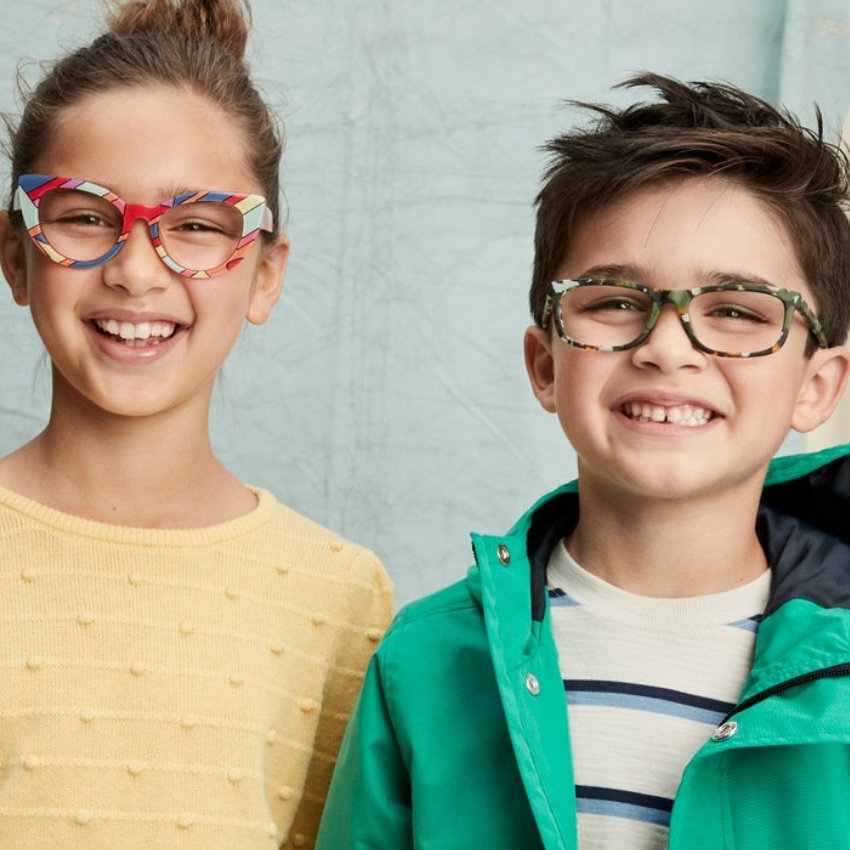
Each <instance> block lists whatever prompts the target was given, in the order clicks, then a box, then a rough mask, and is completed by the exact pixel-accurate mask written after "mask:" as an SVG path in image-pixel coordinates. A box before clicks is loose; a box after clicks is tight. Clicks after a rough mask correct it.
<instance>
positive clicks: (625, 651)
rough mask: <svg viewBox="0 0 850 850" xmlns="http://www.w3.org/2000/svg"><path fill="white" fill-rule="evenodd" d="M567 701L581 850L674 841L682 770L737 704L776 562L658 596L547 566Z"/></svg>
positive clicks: (566, 566)
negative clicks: (702, 590)
mask: <svg viewBox="0 0 850 850" xmlns="http://www.w3.org/2000/svg"><path fill="white" fill-rule="evenodd" d="M548 584H549V602H550V608H551V617H552V629H553V633H554V636H555V642H556V644H557V647H558V656H559V659H560V668H561V677H562V678H563V680H564V691H565V694H566V701H567V714H568V717H569V724H570V737H571V742H572V751H573V769H574V772H575V783H576V805H577V810H578V837H579V848H580V850H622V848H629V850H664V848H666V847H667V833H668V828H669V823H670V812H671V810H672V807H673V798H674V797H675V795H676V790H677V788H678V786H679V780H680V778H681V775H682V771H683V770H684V768H685V765H686V764H687V762H688V761H689V760H690V758H691V757H692V756H693V755H694V753H696V751H697V750H698V749H699V748H700V747H701V746H702V744H703V743H704V742H705V741H706V740H707V739H708V737H709V736H710V734H711V732H712V731H713V730H714V727H715V726H716V725H717V724H718V723H719V722H720V721H721V720H722V719H723V717H724V716H725V715H726V713H727V712H728V711H730V710H731V709H732V708H733V707H734V705H735V704H736V702H737V700H738V697H739V696H740V693H741V690H742V688H743V685H744V682H745V680H746V678H747V674H748V673H749V671H750V667H751V665H752V657H753V650H754V646H755V638H756V632H757V630H758V623H759V621H760V619H761V612H762V611H763V610H764V608H765V606H766V605H767V599H768V594H769V592H770V571H766V572H765V573H763V574H762V575H761V576H759V578H757V579H756V580H755V581H752V582H750V583H749V584H746V585H743V586H742V587H738V588H735V589H734V590H729V591H726V592H723V593H715V594H709V595H705V596H695V597H689V598H684V599H655V598H649V597H645V596H637V595H635V594H633V593H628V592H626V591H624V590H621V589H620V588H618V587H615V586H614V585H611V584H609V583H608V582H605V581H603V580H601V579H599V578H597V577H596V576H594V575H592V574H590V573H588V572H587V571H586V570H583V569H582V568H581V567H580V566H579V565H578V564H577V563H576V562H575V561H574V560H573V559H572V558H571V557H570V555H569V554H568V552H567V550H566V547H565V546H564V545H559V546H556V547H555V551H554V552H553V554H552V557H551V560H550V562H549V571H548Z"/></svg>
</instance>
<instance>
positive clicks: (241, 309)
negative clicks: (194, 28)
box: [13, 86, 286, 416]
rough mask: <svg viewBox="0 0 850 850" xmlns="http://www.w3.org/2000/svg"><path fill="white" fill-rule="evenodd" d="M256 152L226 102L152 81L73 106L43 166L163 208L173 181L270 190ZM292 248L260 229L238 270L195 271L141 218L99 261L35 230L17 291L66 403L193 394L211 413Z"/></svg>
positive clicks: (123, 402) (154, 409)
mask: <svg viewBox="0 0 850 850" xmlns="http://www.w3.org/2000/svg"><path fill="white" fill-rule="evenodd" d="M210 138H215V139H217V140H218V141H219V142H220V143H219V144H217V145H210V144H209V139H210ZM246 156H247V152H246V150H245V141H244V137H243V134H242V130H241V128H240V127H239V126H238V125H236V124H235V123H234V122H233V121H232V120H231V119H230V118H229V117H228V116H227V115H226V114H225V113H224V112H222V111H221V110H220V109H219V108H218V107H216V106H213V105H211V104H210V103H209V102H208V101H207V100H205V99H201V98H199V97H197V96H196V95H193V94H191V93H189V92H187V91H184V90H182V89H177V88H172V87H167V86H147V87H144V88H141V87H140V88H129V89H120V90H115V91H114V92H110V91H107V92H105V93H100V94H97V95H93V96H89V97H84V98H83V99H82V100H80V101H78V102H77V103H75V104H74V105H73V106H71V107H69V108H67V109H65V110H64V111H63V112H62V114H61V116H60V121H59V126H58V128H57V131H56V132H55V133H54V134H53V136H52V139H51V142H50V143H49V144H48V145H47V147H46V149H45V150H44V152H43V153H42V154H41V156H40V157H39V159H38V160H37V161H36V162H35V163H33V166H32V171H33V173H36V174H65V175H78V176H79V177H80V178H81V179H85V180H88V181H91V182H93V183H96V184H99V185H101V186H107V187H109V188H110V189H111V190H112V191H113V192H115V193H116V194H118V195H120V196H121V197H122V198H126V199H127V202H128V203H134V204H147V205H153V204H156V203H158V202H159V201H161V199H162V198H163V197H167V191H168V190H169V189H170V188H172V187H174V186H191V187H196V188H197V189H198V190H215V191H217V190H221V191H222V192H231V193H246V194H251V193H253V194H260V193H261V186H259V185H258V183H257V181H256V179H255V178H254V177H252V175H251V173H250V169H249V168H248V167H247V166H246V165H245V164H244V163H245V159H246ZM75 215H76V213H75ZM82 224H83V225H85V226H89V225H88V223H87V220H85V219H84V220H83V222H82ZM285 248H286V245H285V242H284V241H281V242H279V244H277V245H275V246H273V247H269V246H267V245H266V243H265V242H264V241H263V239H262V238H260V239H257V240H256V241H255V242H254V243H253V244H252V245H251V247H250V249H249V251H248V253H247V255H246V257H245V259H244V260H242V261H241V262H240V263H238V264H237V265H236V266H235V267H233V268H232V269H230V270H229V271H226V272H224V273H223V274H219V275H217V276H215V277H212V278H209V279H191V278H188V277H185V276H181V275H180V274H178V273H177V272H175V271H172V270H171V269H170V268H169V267H167V266H166V265H165V263H164V262H163V261H162V259H161V258H160V257H159V256H158V255H157V253H156V251H155V248H154V245H153V244H152V242H151V238H150V236H149V233H148V231H147V225H146V224H145V223H144V222H141V221H137V222H136V223H135V224H134V225H133V226H132V228H131V229H130V231H129V235H128V237H127V239H126V242H125V243H124V245H123V247H122V249H121V250H120V252H118V253H117V254H116V255H115V256H114V257H113V258H112V259H110V260H108V261H106V262H105V263H103V264H102V265H99V266H94V267H91V268H67V267H65V266H63V265H59V264H57V263H56V262H54V261H53V260H51V259H49V258H48V257H47V256H45V255H44V254H43V253H42V252H41V251H40V250H39V249H37V248H36V247H35V245H34V244H32V243H31V242H30V240H28V239H26V240H25V241H24V242H23V243H22V251H23V255H22V256H25V257H26V262H25V263H21V265H20V266H19V272H18V274H16V276H15V278H14V283H13V292H14V294H15V297H16V300H17V301H18V302H19V303H26V304H29V306H30V309H31V311H32V315H33V319H34V321H35V323H36V326H37V327H38V330H39V333H40V335H41V337H42V339H43V341H44V344H45V346H46V348H47V350H48V353H49V354H50V358H51V361H52V364H53V371H54V386H55V388H56V389H57V390H58V389H59V388H60V387H62V388H64V389H63V392H61V393H60V392H58V391H57V393H56V398H57V400H58V399H61V398H64V397H74V396H76V397H80V398H82V399H85V401H86V402H87V403H88V404H92V405H94V407H95V408H99V409H100V410H101V411H105V412H108V413H111V414H115V415H119V416H150V415H157V414H160V413H165V412H167V411H170V410H172V409H177V408H180V407H181V406H182V405H185V404H190V405H193V406H197V409H198V410H199V411H203V410H205V409H206V406H207V405H208V404H209V398H210V393H211V388H212V384H213V378H214V377H215V375H216V373H217V371H218V369H219V368H220V367H221V365H222V363H223V362H224V360H225V358H226V356H227V354H228V353H229V351H230V349H231V347H232V345H233V343H234V342H235V340H236V338H237V337H238V335H239V333H240V331H241V329H242V327H243V325H244V322H245V320H246V319H248V320H249V321H252V322H262V321H264V320H265V318H266V317H267V315H268V313H269V311H270V309H271V306H272V305H273V304H274V301H275V299H276V298H277V293H278V292H279V291H280V287H281V283H282V277H283V270H284V265H285V256H286V251H285Z"/></svg>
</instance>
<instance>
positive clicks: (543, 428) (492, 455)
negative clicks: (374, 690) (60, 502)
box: [0, 0, 850, 601]
mask: <svg viewBox="0 0 850 850" xmlns="http://www.w3.org/2000/svg"><path fill="white" fill-rule="evenodd" d="M253 8H254V18H255V36H254V39H253V42H252V45H251V48H250V58H251V62H252V65H253V67H254V69H255V72H256V75H257V78H258V79H259V81H260V82H261V84H262V87H263V89H264V90H265V92H266V93H267V95H268V97H269V98H270V100H271V101H272V102H273V103H274V105H275V106H276V107H277V108H278V109H279V110H280V111H281V113H282V115H283V117H284V119H285V122H286V127H287V133H288V144H287V152H286V154H285V160H284V169H283V182H284V185H285V187H286V196H287V200H288V204H289V208H290V216H289V223H288V226H287V227H288V231H289V233H290V235H291V238H292V258H291V263H290V267H289V272H288V275H287V283H286V290H285V294H284V297H283V299H282V301H281V303H280V305H279V307H278V309H277V312H276V314H275V315H274V316H273V318H272V320H271V321H270V322H269V324H268V325H266V326H265V327H263V328H259V329H258V328H250V327H249V328H246V330H245V333H244V335H243V338H242V340H241V341H240V343H239V344H238V346H237V350H236V351H235V353H234V355H233V357H232V359H231V361H229V363H228V364H227V366H226V368H225V370H224V374H223V377H222V380H221V383H220V387H219V390H218V392H217V397H216V402H215V406H214V411H213V415H214V435H215V443H216V446H217V448H218V450H219V452H220V454H221V456H222V458H223V459H224V460H225V461H226V463H227V464H229V465H230V467H231V468H232V469H233V470H234V471H235V472H236V473H237V474H238V475H239V476H240V477H242V478H243V479H244V480H246V481H248V482H251V483H253V484H256V485H260V486H263V487H267V488H269V489H271V490H273V491H274V492H275V493H276V494H277V495H278V496H279V497H280V498H281V499H283V500H285V501H287V502H288V503H289V504H291V505H293V506H294V507H296V508H297V509H298V510H301V511H302V512H304V513H306V514H308V515H310V516H312V517H314V518H315V519H317V520H319V521H321V522H323V523H325V524H327V525H330V526H332V527H333V528H335V529H337V530H339V531H340V532H342V533H343V534H345V535H347V536H349V537H351V538H354V539H356V540H358V541H361V542H363V543H364V544H366V545H368V546H370V547H371V548H373V549H374V550H375V551H376V552H378V554H379V555H380V556H381V557H382V558H383V560H384V561H385V563H386V565H387V567H388V569H389V571H390V573H391V574H392V576H393V577H394V579H395V581H396V584H397V588H398V595H399V599H400V600H401V601H405V600H408V599H411V598H413V597H415V596H418V595H420V594H422V593H423V592H425V591H428V590H431V589H434V588H436V587H438V586H440V585H442V584H445V583H446V582H448V581H450V580H454V579H456V578H459V577H461V576H462V575H463V573H464V572H465V569H466V566H467V565H468V562H469V560H470V549H469V543H468V538H467V533H468V531H469V529H470V528H475V529H478V530H482V531H497V530H501V529H503V528H504V527H505V526H506V525H508V524H510V523H511V522H513V520H514V518H515V517H516V515H517V514H518V513H519V512H521V511H522V510H524V509H525V507H526V506H527V504H529V503H530V501H531V500H533V499H534V498H536V497H537V496H538V495H539V494H541V493H542V492H543V491H545V490H547V489H549V488H550V487H553V486H555V485H556V484H558V483H560V482H561V481H563V480H565V479H568V478H570V477H572V476H573V474H574V471H575V463H574V457H573V454H572V452H571V451H570V449H569V448H568V446H567V445H566V444H565V442H564V440H563V437H562V436H561V434H560V432H559V430H558V427H557V424H556V422H555V421H554V420H553V419H551V418H550V417H547V415H545V414H544V413H542V412H541V411H540V410H539V409H538V408H537V406H536V402H535V401H534V399H533V397H532V395H531V392H530V391H529V390H528V388H527V386H526V380H525V374H524V370H523V365H522V352H521V339H522V332H523V329H524V328H525V326H526V324H527V321H528V319H527V309H526V290H527V284H528V279H529V272H530V267H531V259H532V254H531V234H532V227H533V215H532V201H533V198H534V195H535V191H536V189H537V185H538V175H539V173H540V170H541V168H542V165H543V160H542V157H541V155H540V153H539V151H538V146H539V145H540V144H541V143H542V142H543V141H544V140H545V139H546V138H547V137H549V136H551V135H553V134H554V133H556V132H557V131H558V130H559V129H561V128H564V127H565V126H567V125H568V124H569V123H570V122H571V121H572V120H573V119H574V117H575V115H574V113H571V112H570V111H568V110H565V109H564V108H563V107H561V106H560V103H561V102H562V101H563V100H564V99H566V98H578V99H584V100H600V99H608V98H610V97H611V95H610V93H609V87H610V86H611V85H612V84H613V83H615V82H617V81H619V80H622V79H623V78H624V77H625V76H626V75H627V74H629V73H631V72H634V71H638V70H641V69H651V70H655V71H660V72H664V73H670V74H673V75H675V76H678V77H681V78H684V79H688V80H693V79H723V80H727V81H730V82H732V83H735V84H737V85H740V86H743V87H745V88H747V89H750V90H752V91H753V92H755V93H757V94H759V95H762V96H763V97H766V98H768V99H770V100H773V101H776V100H779V99H781V100H782V101H784V102H785V103H786V104H787V105H789V106H790V107H792V108H793V109H794V110H795V111H798V112H799V113H800V114H801V115H802V116H803V117H804V118H805V119H806V120H809V119H810V118H811V115H812V111H811V102H812V101H813V100H816V101H818V102H819V103H820V104H821V106H822V107H823V110H824V113H825V115H826V117H827V120H828V122H829V123H830V125H832V126H833V127H838V126H840V125H841V123H842V122H843V121H844V118H845V113H846V110H847V107H848V103H850V3H848V2H847V0H787V2H786V0H747V2H741V0H713V2H711V3H706V2H704V0H699V2H697V0H643V2H641V3H634V2H632V0H557V2H556V0H549V2H544V0H474V2H469V0H416V1H415V2H414V1H413V0H254V4H253ZM3 11H4V21H3V27H2V29H0V107H2V108H3V109H5V110H10V109H11V110H14V109H15V101H14V99H13V88H14V86H13V77H14V74H15V70H16V67H18V65H19V63H20V60H21V59H23V58H30V59H33V60H43V59H47V58H51V57H53V56H54V55H55V54H56V53H57V51H60V50H65V49H67V48H70V47H73V46H75V45H77V44H79V43H80V41H81V40H82V39H85V38H88V37H89V36H90V35H91V34H92V32H93V27H94V26H95V20H96V11H97V6H96V5H95V3H94V2H93V0H65V2H57V0H4V3H3ZM24 70H25V72H26V73H27V76H28V77H29V78H32V77H33V76H34V73H35V69H34V68H33V67H32V66H30V67H29V68H27V66H24ZM615 97H620V96H619V95H617V96H615ZM4 186H5V183H4ZM6 191H7V190H6V189H5V188H4V189H3V193H4V195H5V192H6ZM0 296H2V292H0ZM0 335H2V339H3V346H4V348H3V356H2V358H0V387H2V395H0V452H5V451H8V450H10V449H12V448H14V447H15V446H16V445H18V444H19V443H21V442H23V441H25V440H26V439H28V438H29V437H30V436H32V435H33V434H34V433H35V432H36V431H37V430H38V429H39V428H40V427H41V426H42V424H43V422H44V417H45V413H46V409H47V397H46V390H47V386H48V372H47V367H46V365H45V364H44V362H43V359H44V358H43V357H42V356H40V352H41V347H40V344H39V342H38V339H37V337H36V335H35V333H34V332H33V331H32V329H31V328H30V324H29V320H28V317H27V315H26V313H25V311H23V310H21V309H19V308H16V307H15V306H14V305H13V303H12V301H11V298H9V297H8V296H2V298H0ZM791 445H792V446H793V443H792V444H791ZM116 474H120V470H116Z"/></svg>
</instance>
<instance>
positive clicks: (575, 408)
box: [526, 177, 834, 501]
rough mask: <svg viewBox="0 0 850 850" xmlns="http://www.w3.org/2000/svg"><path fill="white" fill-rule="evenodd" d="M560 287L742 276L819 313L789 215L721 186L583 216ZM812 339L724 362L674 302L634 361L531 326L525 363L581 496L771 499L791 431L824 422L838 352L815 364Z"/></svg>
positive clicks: (687, 186) (698, 183)
mask: <svg viewBox="0 0 850 850" xmlns="http://www.w3.org/2000/svg"><path fill="white" fill-rule="evenodd" d="M557 277H558V279H576V278H586V277H594V278H599V277H605V278H617V279H625V280H631V281H635V282H638V283H642V284H646V285H649V286H653V287H657V288H662V289H673V290H676V289H685V288H691V287H698V286H708V285H712V284H716V283H718V282H721V281H723V280H727V279H729V278H735V279H739V280H746V281H751V282H755V283H762V284H764V283H767V284H772V285H774V286H780V287H784V288H786V289H792V290H795V291H798V292H800V293H801V294H802V295H803V297H804V298H805V299H806V300H807V301H808V302H809V303H810V304H811V305H812V306H813V308H814V309H816V308H817V305H816V303H814V299H813V295H812V291H811V289H810V287H809V286H808V284H807V282H806V279H805V275H804V273H803V271H802V268H801V266H800V263H799V260H798V258H797V256H796V254H795V251H794V248H793V242H792V240H791V239H790V236H789V234H788V232H787V229H786V227H785V225H784V223H783V222H782V221H781V219H780V218H779V216H778V215H777V214H776V213H774V212H773V211H772V210H771V209H770V208H769V207H768V206H767V205H766V204H765V203H763V202H762V201H761V200H760V199H759V198H758V197H757V196H755V195H754V194H753V193H752V192H750V191H749V190H747V189H745V188H743V187H741V186H739V185H737V184H735V183H733V182H731V181H729V180H724V179H722V178H718V177H711V178H708V177H690V178H684V179H682V180H676V181H672V182H665V183H662V184H656V185H652V186H649V187H647V188H644V189H637V190H635V191H633V192H631V193H629V194H626V195H625V196H623V198H622V199H620V200H619V201H617V202H615V203H614V204H612V205H610V206H608V207H605V208H603V209H601V210H598V211H596V212H593V213H591V214H589V215H587V216H585V217H584V218H583V219H581V221H580V223H579V225H578V226H577V227H576V228H575V230H574V232H573V234H572V237H571V239H570V243H569V251H568V253H567V256H566V258H565V260H564V262H563V264H562V266H561V267H560V268H559V269H558V275H557ZM807 340H808V328H807V326H806V324H805V322H804V321H803V320H802V319H801V318H800V317H795V319H794V322H793V325H792V328H791V331H790V334H789V338H788V340H787V341H786V343H785V345H784V346H783V347H782V348H781V349H779V351H777V352H776V353H774V354H770V355H768V356H762V357H755V358H752V359H734V358H723V357H716V356H713V355H709V354H706V353H704V352H702V351H700V350H698V349H697V348H695V347H694V345H693V344H692V343H691V341H690V340H689V339H688V337H687V335H686V333H685V329H684V327H683V326H682V321H681V319H680V317H679V315H678V313H677V312H676V309H675V308H674V307H673V306H672V305H666V306H664V307H663V308H662V312H661V315H660V316H659V318H658V321H657V323H656V325H655V327H654V328H653V330H652V331H651V333H650V335H649V336H648V337H647V339H646V340H645V341H644V342H643V343H642V344H640V345H638V346H637V347H635V348H632V349H629V350H625V351H615V352H610V351H595V350H587V349H581V348H576V347H574V346H571V345H569V344H567V343H564V342H563V341H562V340H561V339H560V338H559V337H558V336H557V334H556V333H555V332H554V331H551V332H549V331H545V330H542V329H540V328H531V329H529V331H528V334H527V337H526V361H527V365H528V369H529V375H530V377H531V380H532V385H533V388H534V391H535V394H536V395H537V397H538V399H539V401H540V403H541V404H542V405H543V407H544V408H545V409H546V410H549V411H551V412H555V413H557V415H558V418H559V420H560V422H561V426H562V427H563V429H564V432H565V433H566V435H567V437H568V438H569V440H570V442H571V443H572V445H573V447H574V449H575V450H576V453H577V455H578V462H579V477H580V480H581V487H582V491H583V492H585V493H587V492H588V490H589V489H590V488H593V487H600V488H602V489H603V490H604V491H605V492H608V493H609V495H610V496H615V495H616V494H618V493H619V494H620V495H626V494H628V495H630V496H636V495H642V496H645V497H651V498H656V499H659V500H662V501H666V500H670V499H674V500H675V499H680V498H686V499H687V498H691V497H698V496H700V495H704V494H706V493H714V494H716V493H718V492H719V491H720V490H723V489H726V488H729V487H733V488H734V487H744V488H746V487H747V486H748V485H750V484H752V486H753V487H756V486H757V487H759V488H760V487H761V481H760V474H761V473H762V472H763V471H764V470H765V468H766V466H767V464H768V462H769V460H770V458H771V457H772V456H773V454H774V453H775V451H776V450H777V449H778V448H779V446H780V445H781V443H782V441H783V439H784V438H785V436H786V434H787V432H788V430H789V428H792V427H793V428H797V429H798V430H801V431H806V430H810V429H811V428H813V427H815V426H816V425H817V424H819V423H820V418H819V414H817V413H813V411H812V403H813V401H815V400H816V397H817V391H816V387H815V386H813V384H812V379H813V377H814V376H815V375H816V373H817V369H818V366H819V365H820V364H821V363H822V362H824V361H825V360H826V359H828V355H827V354H826V352H827V351H834V350H833V349H828V350H824V349H820V350H818V351H817V352H816V353H815V355H814V356H813V358H811V359H807V358H806V356H805V348H806V343H807Z"/></svg>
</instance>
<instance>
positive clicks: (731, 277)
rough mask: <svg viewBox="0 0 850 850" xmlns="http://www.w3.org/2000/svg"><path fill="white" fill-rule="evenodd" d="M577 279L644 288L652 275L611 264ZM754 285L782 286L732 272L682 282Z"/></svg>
mask: <svg viewBox="0 0 850 850" xmlns="http://www.w3.org/2000/svg"><path fill="white" fill-rule="evenodd" d="M576 277H579V278H612V279H613V280H629V281H632V283H642V284H644V285H645V286H651V285H652V284H651V283H650V280H651V278H652V275H651V274H650V273H648V272H647V270H646V269H645V268H643V267H641V266H638V265H635V264H633V263H611V264H605V265H597V266H591V267H590V268H587V269H585V270H584V271H582V272H581V274H578V275H576ZM748 283H755V284H758V285H760V286H782V285H783V284H782V283H778V284H777V283H776V282H774V281H771V280H767V279H765V278H763V277H761V276H760V275H757V274H744V273H742V272H732V271H706V272H701V273H697V274H695V275H694V276H693V278H691V279H688V280H683V281H682V286H683V287H689V288H690V287H697V286H724V285H728V284H748Z"/></svg>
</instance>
